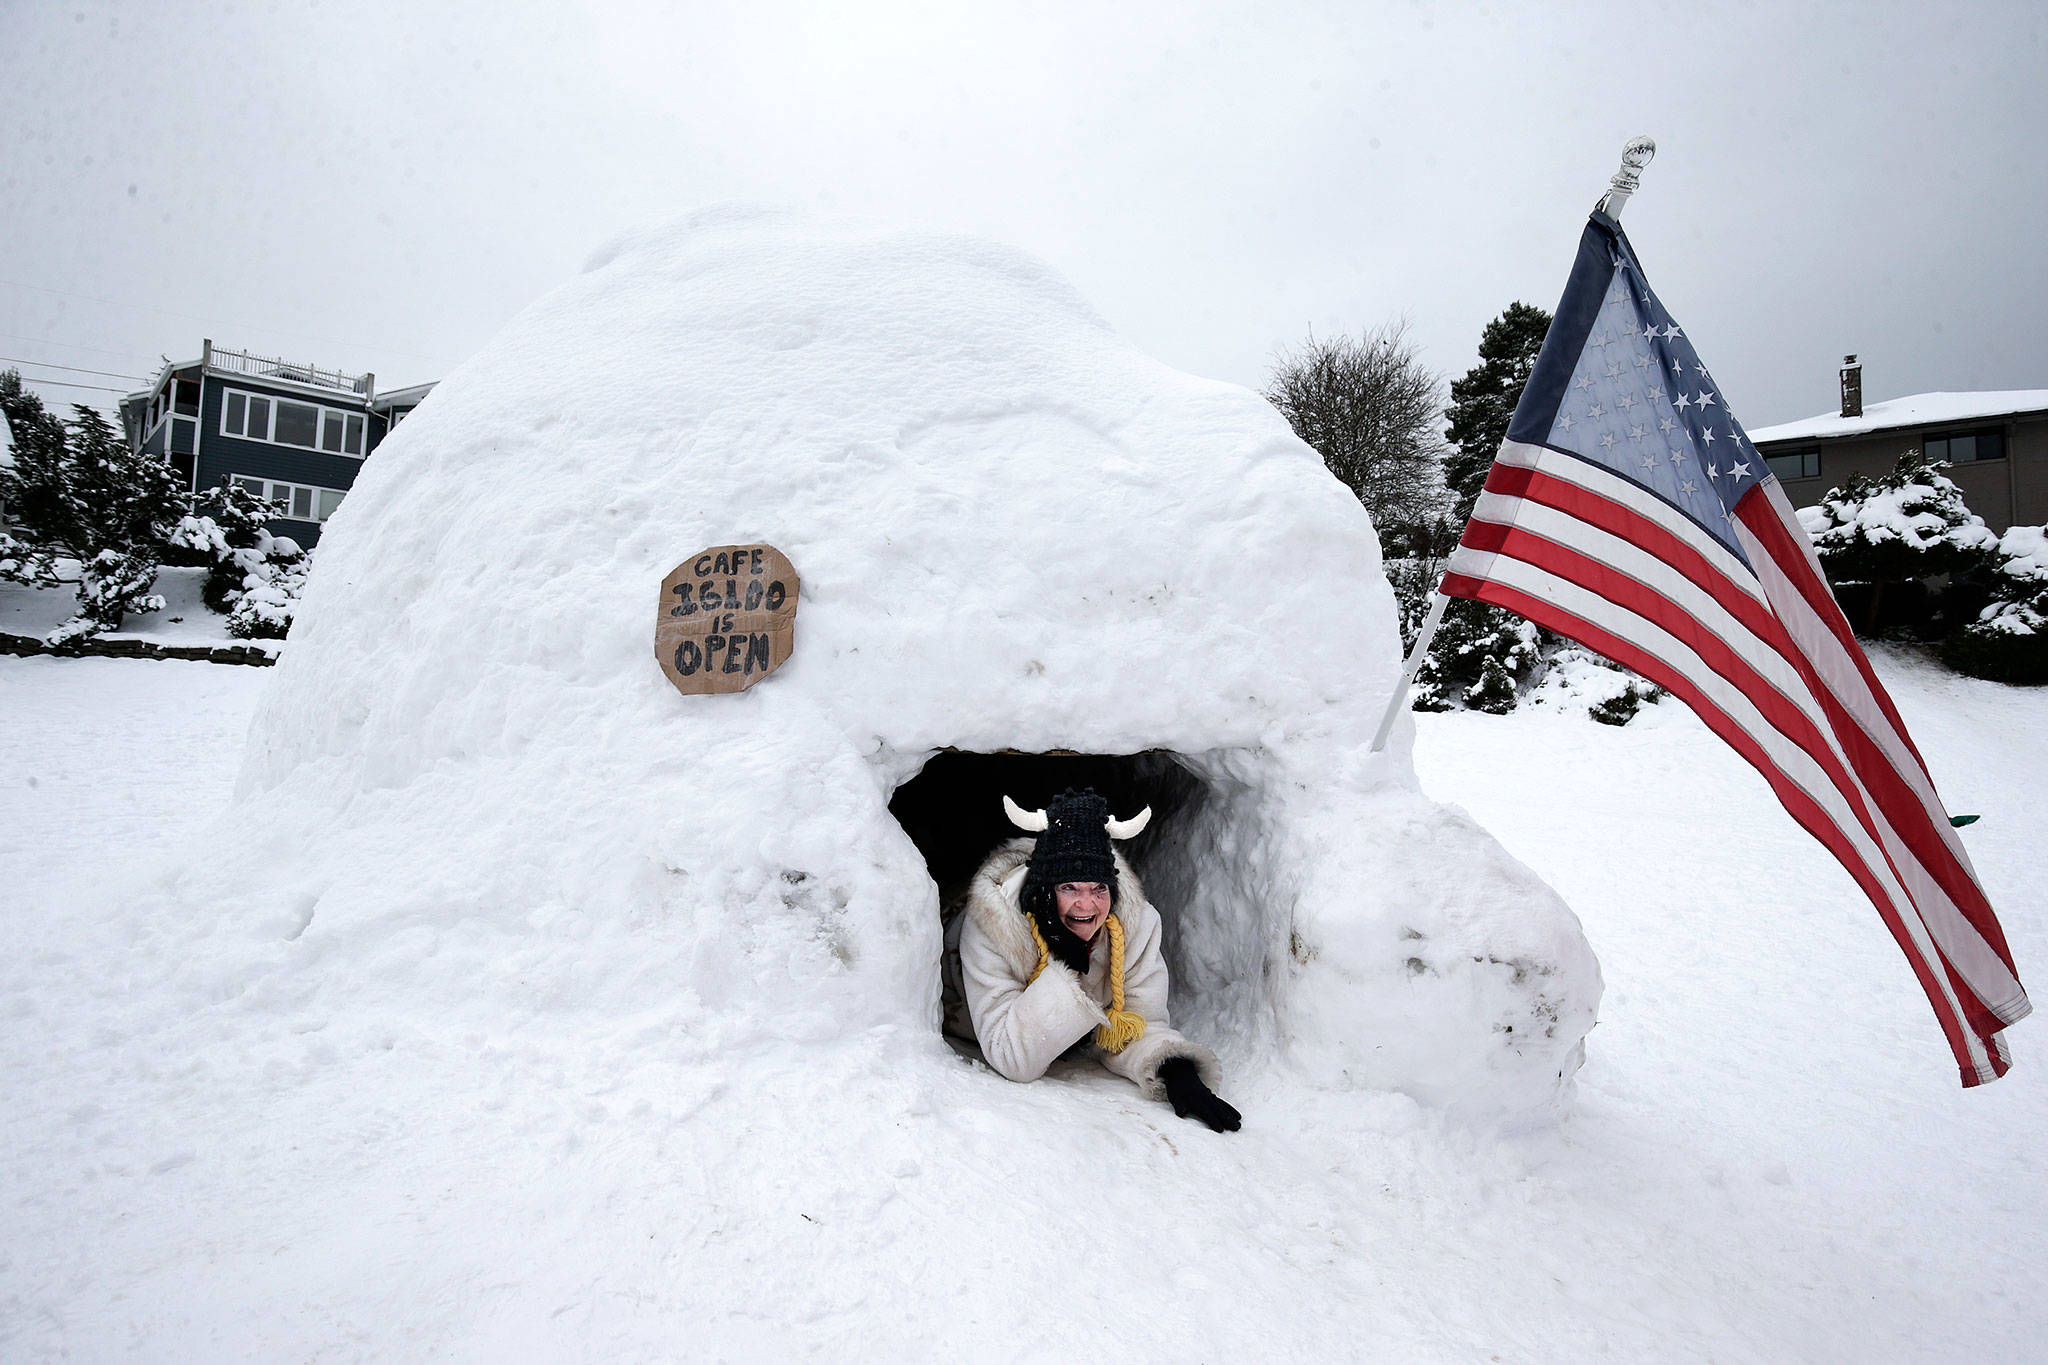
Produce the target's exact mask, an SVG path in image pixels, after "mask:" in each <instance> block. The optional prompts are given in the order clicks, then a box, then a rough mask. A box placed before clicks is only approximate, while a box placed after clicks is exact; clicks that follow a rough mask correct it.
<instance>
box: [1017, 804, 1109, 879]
mask: <svg viewBox="0 0 2048 1365" xmlns="http://www.w3.org/2000/svg"><path fill="white" fill-rule="evenodd" d="M1045 816H1046V820H1047V821H1048V823H1047V825H1046V828H1045V832H1044V833H1043V834H1040V835H1039V836H1038V844H1037V846H1036V847H1035V848H1033V849H1032V850H1031V872H1030V874H1029V875H1030V879H1031V880H1032V881H1034V882H1038V883H1040V884H1041V885H1044V886H1058V885H1059V884H1060V883H1061V882H1101V883H1103V884H1104V885H1106V886H1115V885H1116V857H1115V855H1114V854H1112V853H1111V852H1110V851H1109V829H1108V825H1109V802H1107V801H1105V800H1103V799H1102V798H1101V797H1100V796H1097V795H1096V794H1095V788H1093V787H1088V788H1086V789H1084V790H1082V791H1075V790H1074V789H1073V788H1072V787H1069V788H1067V789H1066V790H1065V791H1063V792H1061V793H1060V794H1059V795H1058V796H1055V797H1054V798H1053V799H1052V800H1051V801H1049V802H1047V803H1046V807H1045Z"/></svg>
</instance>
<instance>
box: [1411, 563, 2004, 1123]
mask: <svg viewBox="0 0 2048 1365" xmlns="http://www.w3.org/2000/svg"><path fill="white" fill-rule="evenodd" d="M1440 590H1441V591H1442V592H1443V593H1444V594H1445V595H1447V596H1451V597H1468V598H1471V599H1473V600H1474V601H1480V602H1490V603H1492V604H1493V605H1494V606H1497V607H1504V608H1506V609H1507V610H1509V611H1512V612H1515V613H1516V614H1518V615H1520V616H1524V617H1527V618H1528V619H1529V620H1531V621H1534V622H1536V623H1537V624H1538V625H1541V626H1545V627H1547V628H1548V629H1550V630H1554V631H1556V632H1557V633H1558V634H1560V635H1563V636H1566V637H1567V638H1569V639H1573V640H1576V641H1578V642H1579V643H1580V644H1582V645H1585V646H1586V647H1587V648H1588V649H1593V650H1597V651H1599V652H1600V653H1601V654H1604V655H1606V656H1607V657H1608V658H1610V659H1613V660H1614V661H1615V662H1616V663H1619V664H1621V665H1622V666H1623V667H1625V668H1629V669H1633V670H1634V671H1635V672H1637V673H1640V674H1641V675H1642V676H1644V677H1645V678H1648V679H1649V680H1650V681H1651V682H1654V683H1656V684H1657V685H1658V686H1659V687H1662V688H1664V689H1665V690H1666V691H1668V692H1670V693H1671V694H1672V695H1673V696H1676V697H1678V698H1679V699H1680V700H1681V701H1683V702H1685V704H1686V705H1687V706H1688V707H1690V708H1691V709H1692V711H1693V714H1695V715H1697V716H1698V717H1699V718H1700V720H1701V721H1702V722H1704V723H1705V724H1706V726H1707V728H1708V729H1710V730H1712V731H1713V732H1714V733H1715V734H1717V735H1719V736H1720V737H1721V739H1722V740H1723V741H1724V742H1725V743H1727V745H1728V746H1729V747H1730V748H1732V749H1734V750H1735V751H1736V752H1737V753H1739V754H1741V755H1742V757H1743V759H1744V760H1745V761H1747V762H1748V763H1749V765H1750V766H1751V767H1753V768H1755V769H1756V770H1757V772H1758V773H1760V774H1762V776H1763V779H1764V781H1765V782H1767V783H1769V784H1770V787H1771V790H1772V791H1773V792H1774V793H1775V794H1776V795H1777V797H1778V801H1779V804H1781V805H1783V806H1784V808H1785V810H1786V813H1787V814H1789V815H1791V817H1792V818H1793V820H1795V821H1796V822H1798V824H1799V825H1800V827H1801V828H1803V829H1805V830H1806V832H1807V833H1809V834H1811V835H1812V836H1813V837H1814V838H1815V839H1818V840H1819V841H1820V842H1821V844H1822V845H1823V846H1824V847H1825V848H1826V849H1827V850H1828V851H1829V852H1830V853H1832V854H1833V855H1834V856H1835V860H1836V861H1837V862H1839V863H1840V864H1841V865H1842V868H1843V870H1844V871H1846V872H1848V874H1849V876H1850V877H1851V878H1852V879H1853V880H1854V881H1855V882H1856V884H1857V886H1858V887H1860V888H1861V889H1862V891H1863V893H1864V895H1865V896H1867V897H1869V899H1870V902H1871V904H1872V905H1874V906H1875V907H1876V908H1877V912H1878V914H1879V916H1880V917H1881V918H1882V919H1883V920H1884V923H1885V928H1887V929H1888V930H1890V931H1891V935H1892V938H1893V940H1894V941H1895V942H1896V943H1897V944H1898V945H1899V949H1900V951H1902V952H1903V953H1904V954H1905V956H1906V961H1907V963H1908V965H1909V966H1910V967H1911V968H1912V971H1913V975H1914V977H1915V978H1916V979H1918V981H1919V982H1920V989H1921V990H1922V991H1923V992H1924V993H1925V994H1926V996H1927V1001H1928V1004H1929V1005H1931V1006H1932V1007H1933V1009H1934V1016H1935V1019H1936V1021H1937V1022H1938V1023H1939V1024H1940V1026H1941V1031H1942V1034H1943V1036H1944V1037H1946V1038H1947V1039H1948V1044H1949V1050H1950V1052H1951V1053H1953V1054H1954V1056H1955V1059H1956V1064H1957V1067H1958V1069H1959V1070H1960V1071H1961V1073H1962V1082H1963V1084H1964V1085H1965V1086H1975V1085H1982V1084H1983V1083H1984V1082H1985V1081H1987V1080H1993V1079H1996V1078H1997V1077H1998V1076H1999V1075H2002V1074H2004V1068H2003V1067H2001V1066H2000V1065H1999V1059H1998V1055H1997V1050H1996V1049H1995V1048H1989V1047H1987V1048H1986V1051H1987V1052H1988V1053H1989V1054H1990V1062H1991V1066H1992V1075H1990V1076H1983V1075H1980V1074H1979V1073H1978V1071H1977V1068H1976V1065H1975V1064H1974V1063H1973V1062H1972V1060H1971V1058H1970V1053H1969V1044H1968V1043H1967V1042H1966V1041H1965V1039H1964V1023H1963V1020H1962V1018H1961V1017H1960V1016H1959V1014H1958V1012H1957V1011H1956V1010H1955V1009H1953V1008H1951V1006H1950V1004H1949V1001H1948V998H1947V996H1946V994H1945V993H1944V992H1943V990H1942V988H1941V983H1940V982H1939V981H1937V980H1936V978H1935V976H1934V974H1933V972H1932V970H1931V969H1930V967H1929V964H1928V963H1927V961H1926V959H1925V958H1923V957H1922V956H1921V954H1920V949H1919V946H1918V945H1917V944H1916V943H1915V942H1914V941H1913V937H1912V935H1911V934H1910V933H1908V932H1907V930H1906V928H1905V925H1904V924H1903V923H1902V922H1901V920H1900V918H1899V914H1898V911H1897V909H1896V908H1895V907H1894V906H1893V905H1892V903H1891V899H1890V897H1889V896H1887V895H1886V894H1885V892H1884V888H1883V886H1882V885H1881V884H1879V882H1878V881H1877V878H1876V877H1875V876H1873V875H1872V874H1871V872H1870V870H1869V869H1868V868H1867V867H1866V866H1864V864H1863V860H1862V858H1861V857H1859V856H1858V855H1857V854H1856V852H1855V850H1854V848H1853V846H1851V845H1850V843H1849V840H1848V839H1847V837H1846V836H1845V835H1844V834H1843V833H1842V831H1841V829H1840V828H1839V827H1838V826H1837V825H1836V824H1835V822H1834V821H1833V820H1832V819H1831V818H1829V817H1828V815H1827V813H1826V812H1825V811H1823V810H1821V808H1820V807H1819V805H1818V804H1817V803H1816V802H1815V801H1814V800H1813V798H1812V797H1810V796H1809V795H1807V793H1806V791H1805V790H1804V789H1803V788H1801V787H1800V786H1799V785H1798V784H1797V783H1795V782H1793V781H1792V780H1791V779H1790V778H1789V777H1787V776H1785V774H1784V773H1783V772H1782V771H1781V770H1780V769H1779V768H1778V766H1777V764H1776V763H1774V762H1773V761H1772V760H1771V758H1770V756H1769V755H1768V754H1766V753H1765V752H1764V750H1763V747H1762V746H1761V745H1759V744H1758V743H1757V742H1756V741H1755V740H1754V739H1752V738H1751V737H1750V735H1749V733H1748V731H1746V730H1744V729H1743V728H1742V727H1741V726H1740V725H1738V724H1736V723H1735V721H1734V720H1733V719H1732V718H1730V717H1729V715H1728V714H1727V713H1726V712H1725V711H1723V710H1722V709H1721V708H1720V707H1719V706H1716V705H1715V704H1714V703H1713V702H1712V701H1711V700H1710V699H1708V697H1707V696H1706V694H1705V693H1704V692H1702V691H1701V690H1700V689H1699V687H1698V686H1697V685H1695V684H1694V683H1693V681H1692V680H1691V679H1690V678H1688V677H1686V676H1685V675H1684V674H1683V673H1681V672H1679V671H1678V670H1677V669H1676V668H1674V667H1672V666H1670V665H1668V664H1666V663H1665V662H1664V661H1663V660H1662V659H1659V658H1658V657H1657V656H1655V655H1654V654H1651V653H1649V652H1647V651H1645V650H1643V649H1640V648H1638V647H1637V646H1635V645H1633V644H1631V643H1629V642H1628V641H1626V640H1623V639H1622V638H1621V637H1619V636H1617V635H1615V634H1613V633H1612V632H1610V631H1607V630H1605V629H1603V628H1601V627H1599V626H1597V625H1594V624H1593V623H1592V622H1591V621H1588V620H1586V619H1585V618H1583V617H1581V616H1578V615H1576V614H1575V613H1572V612H1568V611H1566V610H1564V609H1563V608H1562V607H1558V606H1556V605H1554V604H1552V603H1549V602H1546V601H1544V600H1543V599H1541V598H1538V597H1534V596H1532V595H1530V594H1528V593H1525V592H1522V591H1520V590H1519V589H1516V588H1511V587H1508V586H1507V585H1505V584H1502V583H1494V582H1489V581H1486V580H1482V579H1477V578H1472V577H1470V576H1469V575H1466V574H1454V573H1446V574H1445V575H1444V577H1443V583H1442V586H1441V589H1440ZM1973 1032H1974V1031H1973Z"/></svg>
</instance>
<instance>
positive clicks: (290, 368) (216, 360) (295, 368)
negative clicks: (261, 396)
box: [206, 341, 377, 398]
mask: <svg viewBox="0 0 2048 1365" xmlns="http://www.w3.org/2000/svg"><path fill="white" fill-rule="evenodd" d="M206 363H207V364H208V365H210V366H212V367H213V368H214V369H216V370H223V371H226V372H227V373H229V374H246V375H248V376H249V377H250V378H252V379H288V380H291V381H293V382H294V383H299V384H312V385H315V386H317V387H319V388H323V389H337V390H339V391H341V392H343V393H354V394H361V395H362V396H363V397H365V398H368V397H370V396H371V394H372V392H373V389H374V386H375V383H376V378H377V377H376V376H375V375H373V374H343V373H342V372H341V371H340V370H323V369H321V368H320V367H319V366H317V365H301V364H298V363H296V362H295V361H290V360H278V359H275V358H273V357H271V356H262V355H251V354H250V353H249V352H247V351H230V350H228V349H226V348H225V347H221V346H216V345H214V344H213V343H212V342H211V341H208V342H207V343H206Z"/></svg>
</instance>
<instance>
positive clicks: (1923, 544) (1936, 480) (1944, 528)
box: [1799, 450, 1998, 639]
mask: <svg viewBox="0 0 2048 1365" xmlns="http://www.w3.org/2000/svg"><path fill="white" fill-rule="evenodd" d="M1948 467H1949V466H1948V463H1947V461H1945V460H1931V459H1929V458H1927V456H1926V455H1924V454H1922V453H1921V452H1919V451H1917V450H1915V451H1908V452H1907V453H1906V454H1904V455H1902V456H1901V457H1900V458H1899V462H1898V464H1897V465H1895V466H1894V467H1893V468H1892V470H1891V472H1890V473H1888V474H1883V475H1879V476H1877V477H1875V478H1873V477H1871V476H1869V475H1865V474H1856V475H1852V476H1851V477H1850V479H1849V480H1848V482H1847V483H1845V484H1843V485H1842V486H1841V487H1840V488H1833V489H1829V490H1828V492H1827V494H1826V496H1824V497H1823V498H1822V499H1821V500H1820V502H1819V504H1818V505H1816V506H1813V507H1805V508H1801V509H1800V512H1799V521H1800V525H1801V526H1803V527H1804V528H1805V530H1806V534H1807V536H1808V537H1809V538H1810V539H1811V540H1812V541H1813V548H1814V551H1815V553H1817V554H1818V555H1819V556H1820V563H1821V568H1822V569H1823V570H1824V571H1825V572H1826V573H1827V576H1828V582H1829V583H1830V584H1831V585H1832V586H1833V588H1834V590H1835V596H1836V598H1837V600H1839V601H1840V602H1841V604H1842V610H1843V611H1844V612H1845V613H1846V614H1847V615H1848V617H1849V619H1850V622H1851V624H1852V625H1854V626H1855V628H1856V630H1857V632H1858V633H1859V634H1862V635H1879V634H1884V633H1888V632H1890V631H1895V630H1904V631H1907V632H1909V633H1911V634H1913V635H1916V636H1918V637H1919V638H1923V639H1926V638H1932V637H1933V636H1935V635H1938V634H1940V633H1941V631H1942V630H1943V629H1944V628H1945V626H1944V625H1943V620H1942V618H1943V612H1942V605H1943V604H1942V602H1941V600H1940V595H1939V594H1937V593H1934V592H1931V591H1930V590H1929V589H1928V588H1927V587H1926V586H1925V585H1926V583H1927V580H1930V579H1934V578H1938V577H1940V576H1942V575H1957V574H1967V573H1970V572H1972V571H1973V570H1978V569H1982V568H1985V567H1987V566H1988V565H1989V564H1990V563H1991V561H1992V556H1993V555H1994V554H1995V552H1996V549H1997V545H1998V537H1997V536H1995V535H1993V534H1992V532H1991V530H1990V528H1989V527H1987V526H1986V525H1985V524H1984V519H1983V518H1982V517H1980V516H1978V515H1977V514H1976V513H1974V512H1972V511H1971V510H1970V509H1969V506H1968V505H1967V504H1966V503H1965V502H1964V501H1963V492H1962V490H1961V489H1960V488H1957V487H1956V485H1955V484H1954V483H1953V482H1952V481H1951V480H1950V479H1949V478H1948V477H1947V476H1946V475H1944V474H1943V473H1942V472H1941V471H1942V470H1944V469H1947V468H1948Z"/></svg>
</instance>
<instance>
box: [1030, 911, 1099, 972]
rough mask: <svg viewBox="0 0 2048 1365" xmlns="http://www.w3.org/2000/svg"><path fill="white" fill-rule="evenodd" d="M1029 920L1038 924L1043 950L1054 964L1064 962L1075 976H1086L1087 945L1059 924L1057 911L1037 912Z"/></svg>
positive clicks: (1071, 931)
mask: <svg viewBox="0 0 2048 1365" xmlns="http://www.w3.org/2000/svg"><path fill="white" fill-rule="evenodd" d="M1031 918H1032V919H1033V920H1035V921H1037V923H1038V936H1039V937H1040V938H1042V939H1044V940H1045V949H1046V951H1047V952H1049V953H1051V954H1052V960H1053V961H1055V962H1064V963H1066V964H1067V965H1068V966H1069V967H1072V968H1073V969H1074V974H1075V975H1076V976H1086V975H1088V943H1087V941H1086V940H1085V939H1083V938H1082V937H1081V936H1080V935H1079V934H1077V933H1075V932H1074V931H1073V930H1072V929H1069V928H1068V927H1067V926H1066V925H1065V924H1063V923H1061V922H1060V912H1059V911H1057V910H1039V911H1035V912H1033V913H1032V915H1031Z"/></svg>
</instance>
